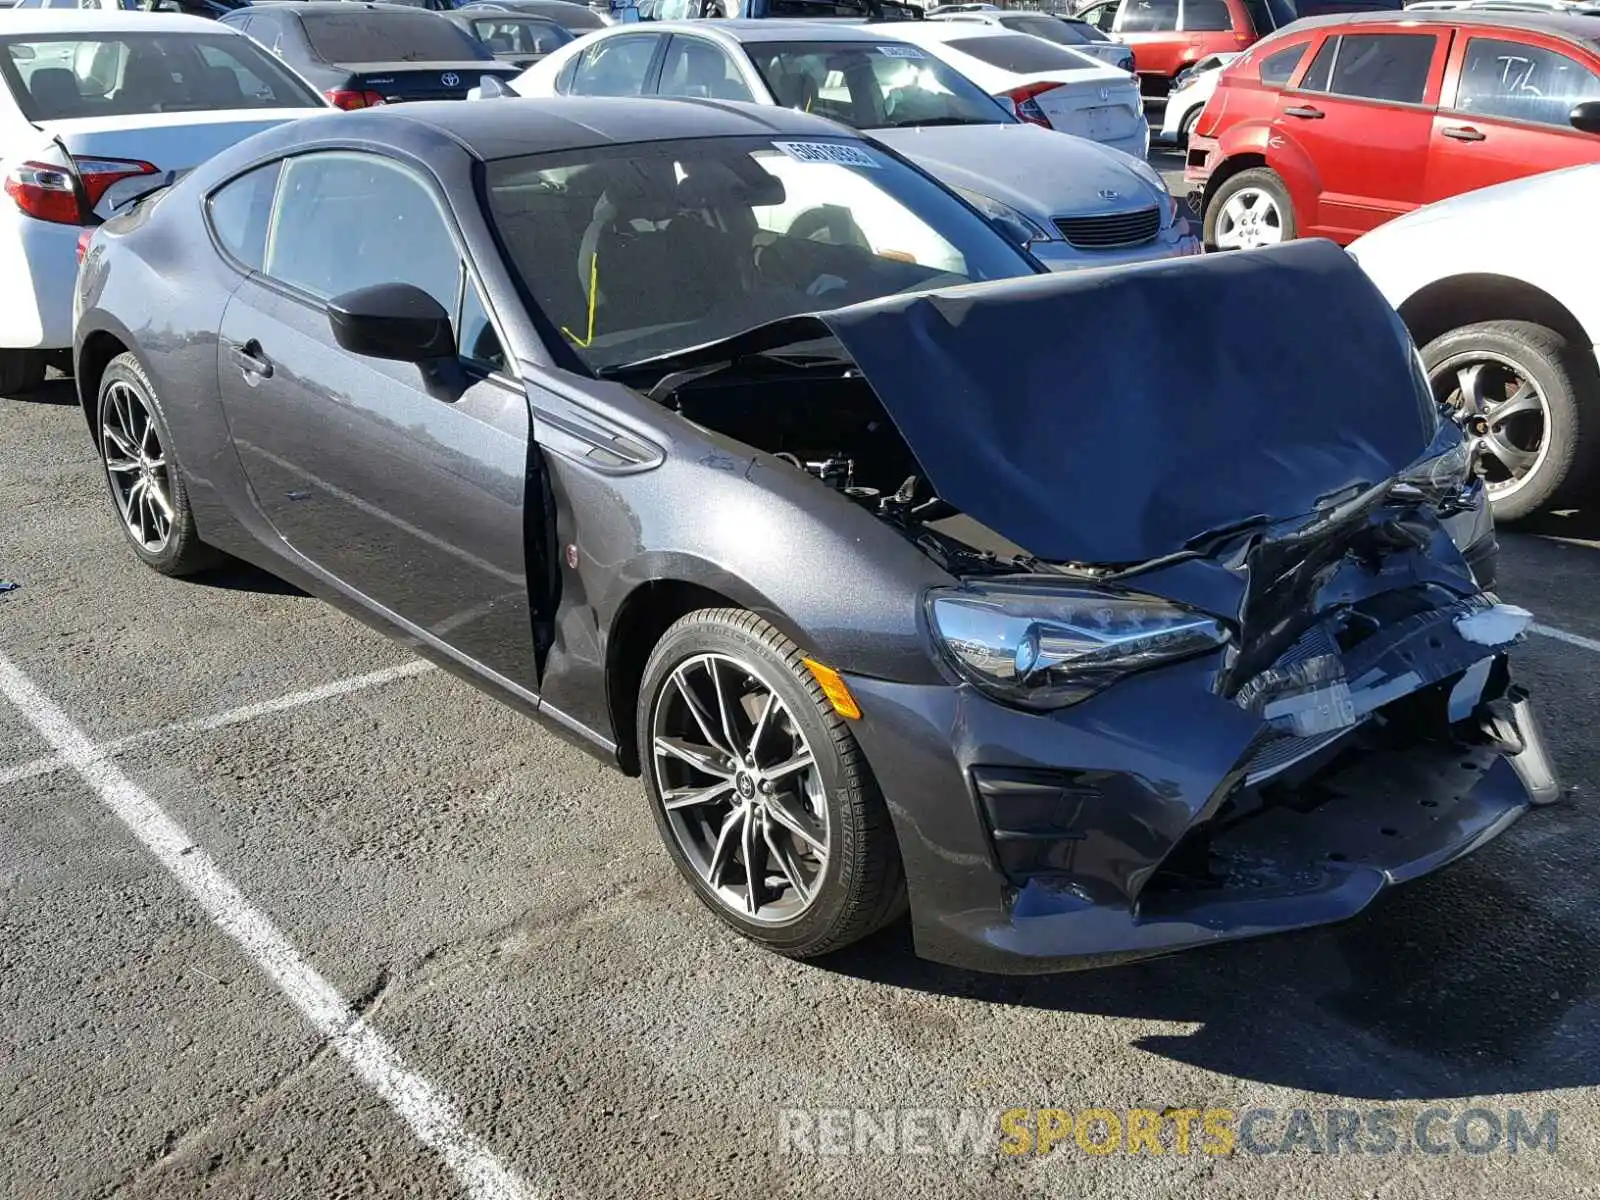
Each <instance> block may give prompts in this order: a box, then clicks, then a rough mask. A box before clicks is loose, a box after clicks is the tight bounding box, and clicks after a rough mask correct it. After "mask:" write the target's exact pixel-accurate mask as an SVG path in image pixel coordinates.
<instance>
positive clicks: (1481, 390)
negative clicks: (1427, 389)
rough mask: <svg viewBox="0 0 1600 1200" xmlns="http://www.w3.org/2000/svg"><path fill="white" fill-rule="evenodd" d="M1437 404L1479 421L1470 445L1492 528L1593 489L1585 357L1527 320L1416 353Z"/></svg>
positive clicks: (1487, 325)
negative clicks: (1474, 444) (1480, 431)
mask: <svg viewBox="0 0 1600 1200" xmlns="http://www.w3.org/2000/svg"><path fill="white" fill-rule="evenodd" d="M1422 361H1423V364H1424V365H1425V366H1426V367H1427V370H1428V380H1429V382H1430V383H1431V384H1432V386H1433V394H1434V396H1435V398H1437V399H1438V400H1440V401H1441V402H1442V403H1445V404H1449V405H1451V406H1452V407H1455V408H1459V409H1463V410H1465V411H1466V412H1468V413H1471V414H1472V415H1474V416H1481V417H1482V418H1483V419H1484V420H1485V421H1486V422H1487V423H1488V432H1487V433H1485V434H1484V435H1483V436H1482V437H1480V438H1478V444H1479V446H1480V447H1481V450H1482V453H1481V456H1480V459H1481V461H1482V462H1483V464H1484V468H1485V471H1486V478H1485V483H1486V484H1487V487H1488V491H1489V499H1490V502H1491V503H1492V505H1493V507H1494V515H1495V518H1496V519H1497V520H1501V521H1515V520H1518V519H1520V518H1522V517H1526V516H1530V515H1531V514H1533V513H1535V512H1537V511H1539V510H1540V509H1543V508H1547V507H1560V506H1561V505H1562V504H1564V503H1568V502H1571V501H1576V500H1577V499H1579V497H1580V495H1581V494H1582V492H1583V491H1584V489H1585V488H1587V487H1588V486H1590V485H1592V483H1593V476H1592V475H1591V473H1590V471H1591V468H1592V467H1593V465H1594V459H1595V457H1596V455H1597V453H1600V451H1597V448H1596V443H1597V442H1600V376H1597V373H1596V370H1595V363H1594V360H1593V358H1590V357H1588V356H1587V355H1586V354H1585V353H1584V352H1583V351H1582V349H1581V348H1578V347H1574V346H1572V345H1570V344H1569V343H1568V342H1567V340H1566V339H1565V338H1564V337H1562V336H1561V335H1560V334H1559V333H1556V332H1555V331H1554V330H1552V329H1546V328H1545V327H1544V326H1542V325H1535V324H1533V323H1531V322H1529V321H1482V322H1479V323H1478V324H1475V325H1463V326H1462V327H1461V328H1460V329H1453V330H1451V331H1450V332H1449V333H1446V334H1444V335H1443V336H1441V337H1437V338H1435V339H1434V340H1433V341H1431V342H1429V343H1428V344H1427V346H1426V347H1424V348H1423V351H1422Z"/></svg>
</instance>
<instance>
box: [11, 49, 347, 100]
mask: <svg viewBox="0 0 1600 1200" xmlns="http://www.w3.org/2000/svg"><path fill="white" fill-rule="evenodd" d="M0 74H3V75H4V76H5V82H6V86H7V87H9V88H10V89H11V94H12V95H13V96H14V97H16V101H17V106H18V107H19V108H21V109H22V115H23V116H25V117H26V118H27V119H28V120H30V121H61V120H70V119H72V118H74V117H127V116H141V115H144V114H147V113H169V112H204V111H209V110H214V109H258V108H323V107H326V105H325V103H324V101H323V100H322V97H320V96H318V95H317V94H316V93H315V92H313V91H311V89H310V88H308V87H307V86H306V85H305V84H304V83H301V82H300V81H299V80H298V79H296V78H295V77H294V76H293V75H291V74H289V73H288V72H287V71H286V70H284V69H283V68H282V67H280V66H279V65H278V63H277V62H276V60H274V59H273V58H272V56H271V55H269V54H267V53H266V52H265V51H264V50H262V49H261V48H260V47H259V46H257V45H256V44H255V43H254V42H252V41H251V40H250V39H249V38H246V37H240V36H239V35H237V34H227V33H216V34H193V33H97V34H93V35H90V36H82V35H78V36H73V35H71V34H65V35H61V34H57V35H51V36H46V37H26V38H21V37H9V38H0Z"/></svg>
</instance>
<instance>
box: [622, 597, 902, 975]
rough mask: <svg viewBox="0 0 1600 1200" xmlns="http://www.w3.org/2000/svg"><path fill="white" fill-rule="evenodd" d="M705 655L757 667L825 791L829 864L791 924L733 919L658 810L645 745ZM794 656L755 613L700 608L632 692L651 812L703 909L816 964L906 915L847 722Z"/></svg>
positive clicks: (892, 848) (878, 798) (877, 806)
mask: <svg viewBox="0 0 1600 1200" xmlns="http://www.w3.org/2000/svg"><path fill="white" fill-rule="evenodd" d="M706 654H720V655H727V656H730V657H733V658H736V659H739V660H741V661H742V662H744V663H745V664H748V665H749V666H750V667H752V668H754V669H755V672H756V678H757V679H758V680H759V682H760V684H761V685H762V686H764V687H766V688H769V689H771V691H772V692H773V693H774V694H775V695H776V696H777V698H778V699H779V700H780V701H781V702H782V704H783V705H784V707H785V708H786V709H787V711H788V713H789V714H790V715H791V716H792V718H793V720H794V722H795V724H796V725H797V726H798V728H799V731H800V732H801V733H802V734H803V736H804V738H805V741H806V744H807V745H808V746H809V747H810V748H811V753H812V759H813V761H814V762H815V764H816V769H817V774H818V777H819V780H820V782H821V785H822V788H823V789H824V791H823V795H824V802H825V804H826V806H827V817H828V838H829V849H828V856H827V858H828V860H827V865H826V867H825V868H823V869H822V870H821V871H820V872H819V874H818V876H817V880H816V881H815V883H816V886H815V888H814V897H813V899H812V900H811V902H810V904H809V906H808V907H806V908H805V909H804V910H803V911H802V912H801V913H800V914H799V915H798V916H796V917H795V918H794V919H793V920H792V921H790V922H788V923H783V924H770V923H767V924H763V923H760V922H757V921H755V920H753V919H750V918H747V917H746V916H745V915H743V914H742V913H740V912H736V911H734V909H733V908H731V907H730V906H729V904H728V903H726V902H725V901H724V900H723V899H722V898H720V897H719V896H718V895H717V894H716V893H715V892H714V891H713V890H712V889H711V888H710V887H709V886H708V884H707V883H706V881H705V879H704V878H702V876H701V874H700V871H699V869H698V868H697V867H696V866H695V865H694V864H693V863H691V862H690V860H689V859H688V857H687V856H686V855H685V853H684V851H683V848H682V846H681V845H680V844H679V841H678V836H677V834H676V833H675V832H674V831H673V828H672V825H671V823H670V821H669V818H668V815H667V812H666V809H665V807H664V804H663V801H662V797H661V789H660V783H659V780H658V778H657V768H656V766H655V761H654V755H653V753H652V747H653V745H654V732H653V729H654V720H655V715H656V709H657V706H658V705H659V704H661V703H663V693H665V692H666V691H667V690H668V689H669V688H670V687H671V686H672V684H671V680H672V675H673V672H674V671H676V670H677V669H678V668H679V667H680V666H682V665H684V664H686V663H689V662H691V661H692V660H694V659H695V658H696V657H697V656H700V655H706ZM802 658H803V655H802V654H801V652H800V649H799V648H798V647H797V646H796V645H795V644H794V643H793V642H791V641H790V640H789V639H788V638H786V637H785V636H784V635H783V634H782V633H780V632H779V631H778V630H777V629H775V628H773V627H772V626H771V625H769V624H768V623H767V622H765V621H763V620H762V619H761V618H760V617H758V616H756V615H755V614H754V613H751V612H747V611H745V610H743V609H737V608H716V609H700V610H698V611H696V612H692V613H689V614H688V615H687V616H685V617H682V618H681V619H679V620H678V621H677V622H676V623H675V624H674V625H672V627H671V628H669V629H668V630H667V632H666V633H665V634H664V635H663V636H662V638H661V641H660V642H659V643H657V645H656V647H655V649H654V651H652V653H651V655H650V659H649V662H648V663H647V664H646V665H645V669H644V678H643V680H642V681H641V684H640V689H639V706H638V714H637V736H638V739H639V742H638V744H639V756H640V760H641V765H642V774H643V776H644V781H645V792H646V795H647V797H648V799H649V803H650V810H651V814H652V815H653V816H654V818H655V821H656V827H657V830H658V831H659V832H660V834H661V840H662V842H663V843H664V844H665V846H666V847H667V852H668V853H669V854H670V855H671V856H672V860H673V862H674V863H675V864H676V865H677V867H678V870H679V872H680V873H682V875H683V877H684V878H685V879H686V880H688V881H689V884H690V886H691V887H692V888H693V889H694V892H695V895H696V896H698V897H699V898H700V900H701V902H702V903H704V904H705V905H706V907H708V908H709V909H711V911H712V912H714V913H716V914H717V916H718V917H719V918H721V919H722V920H723V921H724V922H726V923H727V924H728V925H730V926H731V927H732V928H734V929H735V930H737V931H738V932H739V933H741V934H743V935H744V936H745V937H747V938H749V939H750V940H752V941H754V942H757V943H759V944H760V945H762V946H765V947H767V948H768V949H771V950H774V951H776V952H777V953H779V954H783V955H786V956H788V957H790V958H800V959H805V958H815V957H817V956H819V955H823V954H827V953H829V952H830V951H834V950H838V949H841V948H842V947H845V946H848V945H850V944H851V943H852V942H856V941H859V940H860V939H862V938H864V937H866V936H868V935H869V934H871V933H873V932H874V931H876V930H878V929H881V928H882V927H884V926H885V925H887V924H889V923H890V922H892V921H894V920H895V919H897V918H898V917H899V916H900V915H901V914H902V913H903V912H904V911H905V880H904V874H903V870H902V867H901V863H900V853H899V848H898V846H897V845H896V843H895V837H894V831H893V828H892V826H891V824H890V819H889V812H888V809H887V807H886V806H885V805H884V802H883V797H882V795H881V794H880V793H879V791H878V786H877V782H876V780H874V779H873V777H872V771H871V769H870V767H869V766H868V765H867V761H866V759H865V757H864V756H863V755H862V753H861V750H860V747H859V746H857V745H856V740H855V737H854V735H853V734H852V733H851V732H850V728H849V723H848V722H847V721H846V720H845V719H844V718H842V717H840V716H839V715H838V714H837V713H836V712H834V710H833V707H832V706H831V705H830V704H829V702H828V700H827V698H826V697H825V696H824V695H823V692H822V688H821V687H820V686H819V685H818V684H817V682H816V680H815V679H813V678H812V676H811V674H810V672H809V671H807V670H806V668H805V667H804V665H803V664H802Z"/></svg>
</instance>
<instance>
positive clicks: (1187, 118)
mask: <svg viewBox="0 0 1600 1200" xmlns="http://www.w3.org/2000/svg"><path fill="white" fill-rule="evenodd" d="M1205 108H1206V106H1205V105H1204V104H1196V105H1195V106H1194V107H1193V108H1191V109H1190V110H1189V111H1188V112H1186V113H1184V114H1183V120H1182V121H1180V122H1178V149H1180V150H1182V149H1183V148H1184V147H1185V146H1187V145H1188V144H1189V135H1190V134H1191V133H1193V132H1194V127H1195V123H1196V122H1197V121H1199V120H1200V114H1201V113H1203V112H1204V111H1205Z"/></svg>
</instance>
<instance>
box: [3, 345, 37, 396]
mask: <svg viewBox="0 0 1600 1200" xmlns="http://www.w3.org/2000/svg"><path fill="white" fill-rule="evenodd" d="M45 365H46V364H45V354H44V351H42V350H0V396H20V395H22V393H24V392H31V391H33V390H34V389H35V388H37V387H38V386H39V385H40V384H41V383H43V382H44V369H45Z"/></svg>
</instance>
